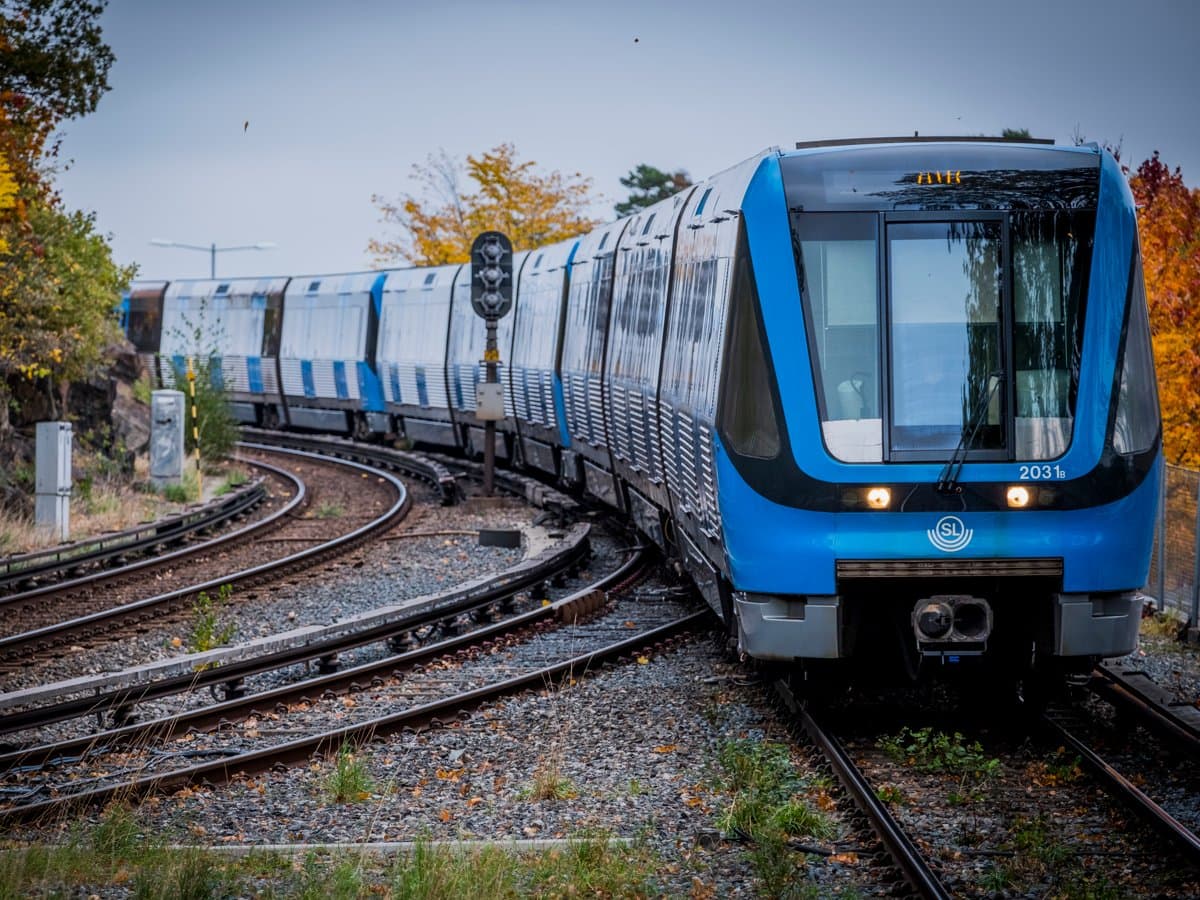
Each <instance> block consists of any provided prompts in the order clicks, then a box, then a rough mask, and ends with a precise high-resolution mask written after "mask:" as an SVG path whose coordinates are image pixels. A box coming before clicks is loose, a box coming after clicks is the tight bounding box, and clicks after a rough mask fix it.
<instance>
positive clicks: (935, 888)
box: [773, 680, 953, 900]
mask: <svg viewBox="0 0 1200 900" xmlns="http://www.w3.org/2000/svg"><path fill="white" fill-rule="evenodd" d="M773 687H774V689H775V693H776V694H777V695H778V696H779V698H780V699H781V700H782V701H783V703H784V705H785V706H786V707H787V709H788V711H789V712H790V713H791V714H792V715H793V716H795V718H796V719H797V721H798V722H799V723H800V725H801V726H802V727H803V728H804V731H805V733H807V734H808V736H809V738H810V739H811V740H812V742H813V743H814V744H815V745H816V746H817V747H818V748H820V750H821V752H822V753H823V754H824V755H825V758H826V759H827V760H828V761H829V765H830V766H831V767H832V768H833V771H834V773H835V774H836V775H837V777H838V780H839V781H840V782H841V783H842V786H843V787H844V788H845V789H846V792H847V793H848V794H849V795H850V797H851V799H853V800H854V803H855V805H856V806H857V807H858V808H859V810H861V811H862V813H863V815H865V816H866V818H867V821H868V822H870V824H871V828H872V829H873V830H874V832H875V834H876V835H878V837H879V841H880V843H882V844H883V847H884V849H885V850H887V852H888V855H890V856H891V858H892V860H893V862H894V863H895V865H896V868H897V869H899V870H900V873H901V874H902V875H903V876H904V879H905V880H906V881H907V882H908V883H909V885H910V886H911V887H912V888H913V890H915V891H916V892H917V893H918V894H919V895H920V896H922V897H928V898H938V900H944V898H949V897H951V896H953V895H952V894H951V893H950V892H949V891H947V890H946V887H945V886H944V885H943V884H942V882H941V880H940V879H939V878H938V877H937V875H936V874H934V872H933V870H932V869H931V868H929V864H928V863H927V862H926V861H925V857H924V855H923V854H922V853H921V851H920V850H918V849H917V846H916V844H914V843H913V841H912V838H910V837H909V836H908V834H907V832H905V830H904V829H903V828H902V827H901V826H900V823H899V822H897V821H896V819H895V817H894V816H893V815H892V814H891V812H890V811H889V810H888V808H887V805H886V804H885V803H884V802H883V801H882V800H880V799H879V798H878V797H876V796H875V791H874V790H872V788H871V784H870V782H869V781H867V778H866V776H865V775H863V773H862V771H861V770H860V769H859V768H858V766H857V765H855V764H854V760H852V759H851V758H850V754H848V753H847V752H846V749H845V748H844V747H843V746H842V745H841V743H840V742H839V741H838V739H837V738H836V737H834V736H833V735H832V734H830V733H829V732H827V731H825V729H823V728H822V727H821V726H820V724H819V723H818V722H817V720H816V719H815V718H813V716H812V714H811V713H809V711H808V710H807V709H805V707H804V706H803V705H802V704H801V703H800V701H799V700H798V699H797V698H796V695H795V694H794V693H793V692H792V689H791V688H790V687H789V686H788V685H787V684H786V683H785V682H784V681H782V680H779V681H776V682H774V684H773Z"/></svg>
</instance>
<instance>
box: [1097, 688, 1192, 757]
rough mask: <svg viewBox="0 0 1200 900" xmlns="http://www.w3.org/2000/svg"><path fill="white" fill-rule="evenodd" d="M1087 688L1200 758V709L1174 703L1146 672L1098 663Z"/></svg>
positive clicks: (1186, 751)
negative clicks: (1131, 713) (1129, 712)
mask: <svg viewBox="0 0 1200 900" xmlns="http://www.w3.org/2000/svg"><path fill="white" fill-rule="evenodd" d="M1135 679H1136V680H1135ZM1139 681H1140V682H1142V683H1141V684H1139V683H1138V682H1139ZM1088 687H1089V688H1090V689H1091V690H1092V691H1093V692H1094V693H1096V694H1098V695H1099V696H1101V697H1103V698H1104V699H1105V700H1107V701H1109V702H1110V703H1112V704H1113V705H1115V706H1122V707H1125V708H1126V709H1128V710H1130V711H1132V712H1133V713H1134V715H1136V716H1137V717H1138V718H1139V719H1140V720H1141V722H1142V724H1144V725H1145V726H1146V727H1147V728H1149V729H1150V730H1152V731H1154V732H1155V733H1156V734H1158V735H1159V736H1160V737H1164V738H1166V739H1167V740H1169V741H1172V742H1173V743H1175V744H1176V745H1177V746H1178V747H1179V749H1180V750H1181V751H1182V752H1184V753H1190V754H1193V755H1194V756H1197V757H1200V710H1198V709H1196V707H1195V706H1192V705H1190V704H1184V703H1178V702H1175V701H1174V698H1173V697H1171V695H1170V694H1169V693H1168V692H1167V691H1165V690H1164V689H1163V688H1161V687H1159V686H1158V685H1157V684H1155V683H1154V682H1153V681H1150V680H1149V677H1148V676H1145V675H1144V673H1142V672H1140V671H1138V670H1132V671H1127V670H1125V669H1123V668H1116V669H1114V668H1113V667H1111V666H1109V665H1099V666H1097V667H1096V668H1095V669H1094V670H1093V671H1092V681H1091V682H1090V683H1089V685H1088Z"/></svg>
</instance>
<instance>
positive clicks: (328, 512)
mask: <svg viewBox="0 0 1200 900" xmlns="http://www.w3.org/2000/svg"><path fill="white" fill-rule="evenodd" d="M345 514H346V510H345V508H344V507H343V506H342V505H341V504H340V503H331V502H329V501H325V502H324V503H320V504H318V505H317V508H316V509H315V510H314V511H313V515H314V516H316V517H317V518H318V519H338V518H341V517H342V516H343V515H345Z"/></svg>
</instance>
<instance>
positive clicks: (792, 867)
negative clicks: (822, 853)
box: [717, 740, 837, 897]
mask: <svg viewBox="0 0 1200 900" xmlns="http://www.w3.org/2000/svg"><path fill="white" fill-rule="evenodd" d="M718 759H719V762H720V765H721V770H722V771H721V774H720V775H719V776H718V778H717V787H718V789H719V790H723V791H725V792H727V793H728V794H729V802H728V804H727V805H726V806H725V808H724V809H723V810H722V811H721V813H720V815H719V817H718V820H717V823H718V825H719V827H720V828H721V829H722V830H723V831H725V832H727V833H731V834H737V835H741V836H744V837H745V838H747V839H748V840H750V841H751V842H752V846H751V848H750V851H749V855H750V860H751V862H752V863H753V865H754V870H755V873H756V874H757V875H758V878H759V881H760V882H761V884H760V887H761V888H762V890H763V892H764V893H766V894H767V895H769V896H772V897H779V896H785V895H788V896H804V895H805V893H806V892H807V889H808V888H809V887H811V885H807V886H806V885H805V884H804V877H803V873H802V868H803V865H804V857H803V855H802V854H799V853H796V852H793V851H792V850H791V848H790V847H789V845H788V842H789V841H790V840H791V839H793V838H801V837H812V838H818V839H829V838H832V837H833V836H834V835H835V834H836V832H837V827H836V826H835V825H834V823H833V822H832V821H831V820H830V819H829V818H828V817H827V816H826V815H825V814H824V813H822V812H820V811H818V810H816V809H813V808H812V806H810V805H809V803H808V802H807V800H806V799H805V796H804V794H805V792H807V791H809V790H811V789H812V785H810V784H808V783H806V782H805V781H804V780H803V779H801V778H800V777H799V776H798V775H797V774H796V770H795V767H794V766H793V765H792V760H791V757H790V755H789V753H788V748H787V747H785V746H783V745H782V744H772V743H764V742H760V741H751V740H739V741H732V742H730V743H728V744H726V745H725V746H724V747H722V748H721V751H720V754H719V757H718Z"/></svg>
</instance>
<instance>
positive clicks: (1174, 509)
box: [1146, 466, 1200, 623]
mask: <svg viewBox="0 0 1200 900" xmlns="http://www.w3.org/2000/svg"><path fill="white" fill-rule="evenodd" d="M1166 474H1167V477H1166V478H1165V479H1163V503H1162V506H1161V509H1160V512H1159V520H1158V527H1157V528H1156V529H1155V533H1154V555H1153V556H1152V557H1151V558H1150V579H1149V581H1148V582H1147V583H1146V592H1147V593H1148V594H1152V595H1153V596H1154V597H1155V600H1156V602H1157V605H1158V609H1159V610H1160V611H1161V610H1163V609H1173V610H1175V611H1177V612H1178V613H1179V614H1180V615H1182V616H1183V617H1184V618H1187V619H1190V620H1191V621H1192V622H1193V623H1195V622H1196V621H1197V618H1198V617H1197V609H1196V606H1197V602H1198V601H1200V592H1197V590H1196V586H1197V584H1198V583H1200V572H1197V569H1196V565H1197V562H1200V559H1198V558H1197V547H1196V539H1197V533H1198V531H1200V526H1198V524H1197V519H1196V514H1197V502H1196V501H1197V497H1198V496H1200V493H1198V492H1200V472H1197V471H1196V470H1194V469H1185V468H1183V467H1181V466H1167V472H1166Z"/></svg>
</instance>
